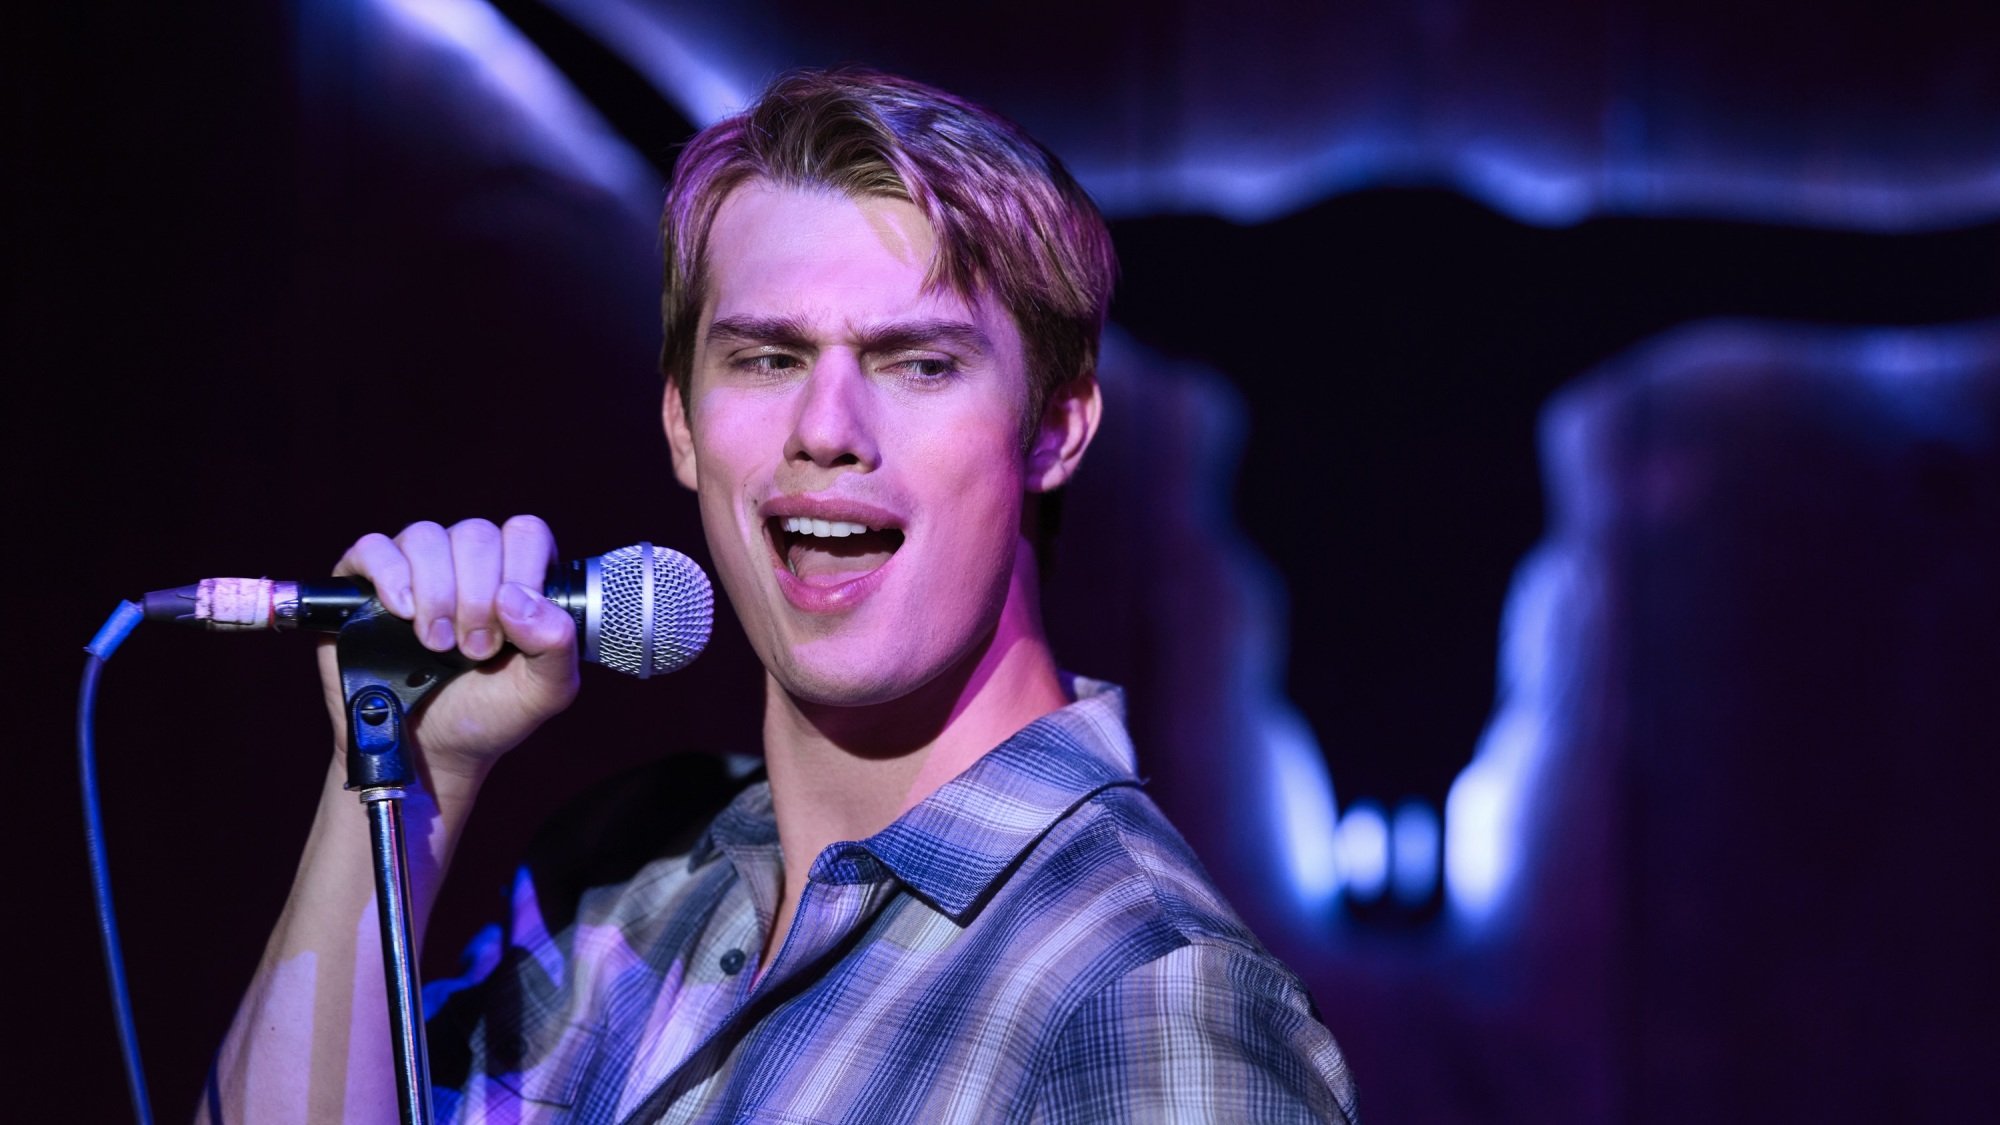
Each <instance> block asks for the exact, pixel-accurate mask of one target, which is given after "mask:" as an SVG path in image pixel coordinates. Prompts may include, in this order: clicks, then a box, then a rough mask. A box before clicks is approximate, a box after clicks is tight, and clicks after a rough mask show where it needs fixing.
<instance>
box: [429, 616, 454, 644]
mask: <svg viewBox="0 0 2000 1125" xmlns="http://www.w3.org/2000/svg"><path fill="white" fill-rule="evenodd" d="M424 635H425V636H427V637H429V638H430V640H428V641H426V642H424V643H425V644H428V645H429V646H430V647H432V648H434V649H436V650H437V651H439V652H443V651H445V650H446V649H448V648H450V647H451V645H452V637H451V618H449V617H438V618H434V619H432V621H431V627H430V628H429V629H426V630H424Z"/></svg>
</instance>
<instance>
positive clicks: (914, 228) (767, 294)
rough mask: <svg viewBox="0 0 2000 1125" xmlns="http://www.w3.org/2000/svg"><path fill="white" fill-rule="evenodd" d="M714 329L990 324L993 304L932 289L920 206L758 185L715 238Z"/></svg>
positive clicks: (732, 197) (736, 201)
mask: <svg viewBox="0 0 2000 1125" xmlns="http://www.w3.org/2000/svg"><path fill="white" fill-rule="evenodd" d="M707 249H708V254H707V258H708V261H707V271H708V282H709V284H708V299H707V302H706V307H705V308H704V309H703V310H702V313H703V315H702V319H703V321H704V322H711V321H713V320H714V319H716V318H718V317H724V316H733V315H738V314H756V315H781V316H789V317H795V318H799V319H801V320H805V321H808V322H813V323H824V324H825V325H826V326H828V327H832V326H834V325H836V324H840V323H844V322H850V321H854V320H856V319H857V318H859V319H868V320H881V319H896V318H902V317H909V316H927V317H936V316H940V315H948V314H950V315H957V316H960V317H968V318H977V319H982V320H983V319H985V316H984V315H983V314H985V313H988V312H990V310H991V308H992V306H993V302H992V301H991V300H989V299H985V298H982V299H980V300H978V301H967V300H966V299H965V298H964V297H963V296H961V295H960V294H958V293H955V292H953V291H952V290H951V289H950V288H949V287H946V286H941V285H940V286H933V285H928V284H927V283H926V282H927V279H928V278H929V276H930V272H931V263H932V260H933V258H934V257H935V255H936V253H937V236H936V234H935V232H934V231H933V230H932V229H931V225H930V222H929V220H927V219H925V218H924V214H923V212H922V211H920V210H918V209H917V207H916V206H915V205H914V204H911V203H908V202H906V201H904V200H900V199H891V198H888V197H886V196H879V195H867V196H850V195H847V194H845V193H842V192H839V191H833V190H818V189H811V188H796V187H783V186H778V185H775V184H772V183H770V182H769V181H766V180H752V181H750V182H748V183H746V184H743V185H742V186H740V187H738V188H736V189H735V190H734V191H732V192H730V193H729V196H728V197H727V198H726V199H724V200H723V202H722V206H721V207H720V208H718V209H717V211H716V215H715V221H714V223H713V224H712V225H711V226H710V228H709V235H708V247H707Z"/></svg>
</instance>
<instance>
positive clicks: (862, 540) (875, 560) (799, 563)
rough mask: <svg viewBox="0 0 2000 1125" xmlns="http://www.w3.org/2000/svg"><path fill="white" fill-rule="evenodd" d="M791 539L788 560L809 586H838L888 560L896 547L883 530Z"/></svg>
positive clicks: (786, 557)
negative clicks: (839, 537)
mask: <svg viewBox="0 0 2000 1125" xmlns="http://www.w3.org/2000/svg"><path fill="white" fill-rule="evenodd" d="M790 539H791V543H790V545H789V547H788V549H787V550H786V552H785V561H786V563H787V564H789V565H790V566H791V569H792V573H793V574H794V575H797V576H798V579H799V581H801V582H804V583H805V584H806V585H808V586H838V585H839V584H841V583H842V582H848V581H852V580H853V579H856V578H859V577H861V576H862V575H864V574H867V573H868V572H869V571H872V570H874V569H875V568H876V567H879V566H881V565H882V564H883V563H885V562H888V561H889V556H890V555H892V554H894V553H895V547H894V546H893V545H892V544H891V543H889V542H888V540H887V537H886V536H884V535H882V534H881V533H879V532H869V533H868V534H866V535H850V536H847V537H846V538H844V539H823V538H820V537H818V536H812V535H793V536H790Z"/></svg>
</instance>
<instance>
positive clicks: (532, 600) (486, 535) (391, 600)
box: [319, 516, 577, 790]
mask: <svg viewBox="0 0 2000 1125" xmlns="http://www.w3.org/2000/svg"><path fill="white" fill-rule="evenodd" d="M555 558H556V545H555V537H554V535H552V534H551V533H550V532H549V528H548V525H547V524H545V523H543V522H542V521H541V520H539V519H537V518H536V517H534V516H515V517H514V518H513V519H510V520H508V521H507V522H506V523H505V524H503V525H501V526H499V527H495V526H494V525H493V524H492V523H491V522H490V521H487V520H479V519H473V520H463V521H461V522H459V523H455V524H453V525H452V526H451V527H450V528H449V529H446V528H443V527H440V526H438V525H437V524H435V523H430V522H423V523H413V524H411V525H410V526H408V527H406V528H404V529H403V530H402V531H401V532H399V533H397V535H396V537H395V538H394V539H391V538H389V537H388V536H386V535H380V534H373V535H365V536H362V537H361V538H360V539H359V540H357V541H356V542H355V544H354V546H352V547H349V548H348V549H347V554H346V555H344V556H342V558H341V560H340V565H338V566H336V567H335V568H334V573H335V574H336V575H354V576H356V577H359V578H365V579H367V580H368V581H369V582H371V583H373V584H374V586H375V595H376V597H377V598H379V599H380V600H381V602H382V604H383V606H385V607H386V608H387V609H388V610H389V612H391V613H393V614H395V615H396V616H398V617H401V618H403V619H405V620H407V621H410V622H412V623H413V624H414V626H415V628H416V631H417V639H418V640H419V641H421V642H422V643H423V645H424V647H426V648H429V649H430V650H432V651H433V652H449V651H450V650H451V649H453V648H457V649H458V650H459V651H460V652H462V653H464V654H465V655H466V656H468V657H471V658H472V659H474V660H482V661H489V662H488V663H486V664H484V665H482V666H481V667H479V668H476V669H474V670H472V671H470V672H467V673H466V674H464V675H462V676H460V677H458V678H457V679H455V680H453V681H452V682H451V683H448V684H446V685H445V686H444V687H442V688H440V689H438V692H437V694H436V695H435V696H433V697H431V698H430V699H429V700H428V701H427V702H426V703H425V705H424V707H423V709H422V710H421V711H419V712H418V715H417V718H416V719H415V721H414V722H413V723H412V725H411V734H412V736H413V741H414V742H415V744H416V748H417V752H418V755H419V758H420V759H421V760H422V761H423V762H424V763H425V765H427V766H428V768H429V771H430V775H431V778H432V780H433V782H434V783H436V784H451V783H453V782H466V783H469V784H470V785H471V786H472V787H473V788H474V789H475V790H476V788H477V787H478V785H479V783H480V782H481V781H482V780H483V779H484V778H485V776H486V773H487V771H488V770H490V769H492V767H493V764H494V763H495V762H496V761H498V760H499V758H500V755H502V754H504V753H506V752H507V751H508V750H510V749H512V748H513V747H515V746H516V745H518V744H519V743H520V742H521V740H522V739H524V738H526V737H528V735H529V734H530V733H532V732H533V731H534V729H535V728H536V727H538V726H540V725H541V724H542V723H543V722H545V721H547V720H548V719H549V718H551V717H553V716H554V715H555V714H556V713H557V712H559V711H561V710H562V709H563V708H565V707H567V706H569V703H570V701H571V700H572V699H574V698H576V688H577V675H576V623H575V622H574V621H573V620H572V619H571V618H570V616H569V614H567V613H565V612H563V610H562V609H561V608H560V607H558V606H557V605H555V604H554V603H552V602H550V601H549V600H548V599H547V598H545V597H543V596H542V586H543V583H544V582H545V581H546V579H547V577H548V571H549V567H550V565H551V564H553V563H554V561H555ZM503 645H512V646H513V650H512V651H509V652H507V654H506V655H505V656H502V657H500V658H499V659H498V660H493V659H491V658H492V657H494V656H495V655H496V654H498V653H500V652H501V650H502V646H503ZM319 667H320V683H321V686H322V688H323V689H324V690H325V693H326V703H327V710H328V711H329V712H330V713H331V714H332V716H333V731H334V754H335V756H336V758H338V757H339V756H340V755H342V754H344V753H345V751H346V745H347V722H346V716H345V707H344V702H345V700H344V699H343V697H342V694H341V689H340V671H339V666H338V663H337V661H336V659H335V657H334V646H333V642H332V641H331V640H328V641H325V642H322V644H321V646H320V651H319Z"/></svg>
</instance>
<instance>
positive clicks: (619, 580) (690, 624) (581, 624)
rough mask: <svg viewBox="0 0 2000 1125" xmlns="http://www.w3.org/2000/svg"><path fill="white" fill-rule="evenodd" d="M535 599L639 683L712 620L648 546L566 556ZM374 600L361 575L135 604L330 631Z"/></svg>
mask: <svg viewBox="0 0 2000 1125" xmlns="http://www.w3.org/2000/svg"><path fill="white" fill-rule="evenodd" d="M542 592H543V594H545V595H546V596H547V597H548V599H549V600H550V601H552V602H554V603H556V604H557V605H559V606H561V607H562V608H563V610H564V611H565V612H567V613H568V614H569V615H570V617H572V618H573V619H575V621H576V631H577V637H578V638H579V639H580V640H581V641H582V642H583V653H582V655H583V658H584V659H585V660H588V661H590V662H591V663H593V664H602V665H603V666H604V667H606V668H610V669H611V670H613V671H616V672H624V673H626V674H627V675H632V676H637V677H639V678H640V679H642V680H643V679H648V678H650V677H653V676H660V675H665V674H666V673H668V672H677V671H679V670H680V669H682V668H684V667H686V666H687V665H688V664H689V663H690V662H691V661H693V660H694V658H695V657H697V656H700V655H701V650H702V649H703V648H704V647H705V646H707V644H708V635H709V630H710V629H711V627H712V626H713V624H714V620H715V592H714V591H713V590H712V589H710V588H709V584H708V575H706V574H703V573H702V571H701V567H700V566H699V565H698V564H696V563H695V561H694V560H693V559H690V558H688V557H687V556H686V555H683V554H681V553H680V552H679V551H675V550H672V549H669V548H667V547H656V546H654V545H653V544H651V543H638V544H635V545H633V546H630V547H621V548H619V549H618V550H616V551H609V552H606V553H605V554H602V555H598V556H596V557H595V558H588V559H573V560H571V561H570V562H569V563H567V564H565V565H562V566H558V567H556V568H554V569H553V570H551V571H550V572H549V577H548V581H547V583H546V584H545V585H544V587H543V590H542ZM374 600H375V590H374V587H372V586H370V585H369V584H368V583H367V582H365V581H363V580H362V579H359V578H320V579H314V580H312V581H308V582H288V581H283V580H276V579H270V578H204V579H202V580H201V581H200V582H197V583H195V584H194V585H192V586H180V587H177V588H175V589H171V590H154V591H152V592H151V593H149V594H147V595H146V596H145V598H144V599H143V602H142V604H143V605H144V607H145V611H146V620H148V621H170V622H173V623H175V624H179V625H192V626H195V627H196V628H201V629H212V630H217V631H222V632H241V631H247V630H254V629H284V630H290V629H306V630H311V631H314V632H321V633H337V632H339V631H340V627H341V626H342V625H344V624H346V623H347V619H348V618H350V617H352V616H354V614H355V613H356V612H357V611H359V610H361V609H362V608H364V607H366V606H367V605H369V604H370V603H371V602H373V601H374Z"/></svg>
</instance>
